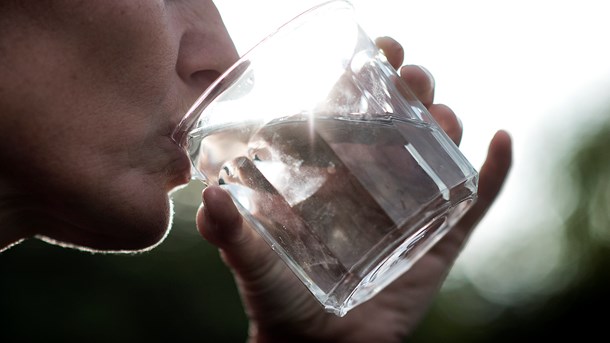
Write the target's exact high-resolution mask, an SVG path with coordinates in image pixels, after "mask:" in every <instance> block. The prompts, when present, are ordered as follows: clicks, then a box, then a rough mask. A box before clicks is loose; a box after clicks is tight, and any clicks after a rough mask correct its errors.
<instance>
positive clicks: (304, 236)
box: [174, 0, 478, 316]
mask: <svg viewBox="0 0 610 343" xmlns="http://www.w3.org/2000/svg"><path fill="white" fill-rule="evenodd" d="M174 139H175V140H176V141H177V142H178V143H179V144H180V145H181V146H182V147H184V148H185V149H186V150H187V151H188V154H189V156H190V158H191V161H192V163H193V170H192V171H193V177H194V178H195V179H199V180H202V181H203V182H204V183H205V184H206V185H220V186H221V187H223V188H224V189H225V190H227V191H228V193H229V194H230V195H231V196H232V198H233V200H234V202H235V204H236V205H237V208H238V209H239V210H240V212H241V214H242V215H243V216H244V218H245V219H246V220H247V221H248V222H249V223H250V224H251V225H252V227H254V229H256V230H257V231H258V233H259V234H260V235H261V236H262V237H263V238H264V239H265V240H266V241H267V242H268V244H269V245H270V246H271V247H272V248H273V250H275V252H276V253H277V254H278V255H279V256H280V257H281V258H282V260H283V261H284V262H285V263H286V264H287V265H288V267H290V269H291V270H292V271H293V272H294V273H295V274H296V275H297V276H298V277H299V279H300V280H301V281H302V282H303V283H304V284H305V285H306V286H307V287H308V289H309V290H310V291H311V293H312V294H313V295H314V296H315V298H316V299H317V300H318V301H319V302H320V303H321V304H322V305H323V306H324V307H325V308H326V310H327V311H329V312H333V313H335V314H336V315H339V316H343V315H345V314H346V313H347V312H348V311H349V310H350V309H352V308H353V307H355V306H357V305H359V304H361V303H362V302H364V301H366V300H368V299H370V298H371V297H373V296H374V295H375V294H377V293H378V292H379V291H381V290H382V289H383V288H384V287H385V286H387V285H388V284H389V283H390V282H392V281H393V280H395V279H396V278H397V277H399V276H400V275H402V274H403V273H404V272H406V271H407V270H408V269H409V268H410V267H411V266H412V265H413V263H415V261H417V259H418V258H419V257H421V256H422V255H423V254H424V253H425V252H426V251H427V250H428V249H429V248H430V247H432V246H433V245H434V244H435V243H436V242H437V241H438V240H439V239H440V238H441V237H442V236H443V235H444V234H445V233H446V232H447V231H448V230H449V229H450V228H451V226H452V225H453V224H454V223H455V222H456V221H457V220H458V219H459V218H460V217H461V216H462V215H463V214H464V212H465V211H466V210H467V208H468V207H469V206H470V205H471V204H472V203H473V201H474V199H475V198H476V194H477V181H478V174H477V172H476V170H475V169H474V168H473V167H472V166H471V164H470V163H469V162H468V161H467V160H466V159H465V158H464V156H463V155H462V154H461V153H460V151H459V150H458V148H457V147H456V145H455V144H454V143H453V142H452V141H451V139H449V138H448V136H447V135H446V134H445V133H444V132H443V130H442V129H441V128H440V127H439V126H438V124H437V123H436V122H435V121H434V119H433V118H432V117H431V116H430V114H429V113H428V111H427V110H426V108H425V107H424V106H423V105H422V104H421V103H420V102H419V101H418V100H417V99H416V98H415V97H414V96H413V95H412V92H411V91H410V90H409V89H408V87H407V86H406V85H405V83H404V82H403V81H402V80H401V78H400V77H399V76H398V74H397V73H396V71H395V70H394V68H393V67H392V66H391V65H390V64H389V63H388V62H387V60H386V58H385V57H384V55H383V53H382V52H381V51H380V50H379V49H378V48H377V46H376V45H375V43H374V42H373V41H372V40H371V39H370V38H369V37H368V36H367V35H366V33H365V32H364V31H363V30H362V28H361V27H360V26H359V24H358V23H357V22H356V20H355V18H354V9H353V7H352V5H351V4H350V3H349V2H347V1H342V0H339V1H329V2H326V3H324V4H321V5H318V6H316V7H314V8H312V9H310V10H308V11H307V12H304V13H303V14H301V15H299V16H297V17H296V18H294V19H293V20H291V21H290V22H288V23H287V24H285V25H284V26H282V27H281V28H279V29H278V30H277V31H276V32H275V33H273V34H271V35H270V36H268V37H267V38H266V39H264V40H263V41H262V42H260V43H259V44H258V45H256V46H255V47H254V48H253V49H252V50H250V51H249V52H248V53H246V54H245V55H244V56H243V57H242V58H241V59H240V60H239V61H238V62H237V63H235V64H234V65H233V66H232V67H231V68H230V69H229V70H228V71H227V72H225V73H224V74H223V75H222V76H221V77H220V78H219V79H218V80H217V81H216V82H215V83H214V84H213V85H212V86H211V87H209V88H208V89H207V90H206V91H205V93H204V94H203V95H202V96H201V97H200V98H199V99H198V100H197V101H196V103H195V104H194V105H193V107H192V108H191V110H190V111H189V112H188V113H187V115H186V116H185V118H184V119H183V121H182V122H181V124H180V125H179V127H178V128H177V130H176V132H175V133H174Z"/></svg>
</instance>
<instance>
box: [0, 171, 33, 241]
mask: <svg viewBox="0 0 610 343" xmlns="http://www.w3.org/2000/svg"><path fill="white" fill-rule="evenodd" d="M26 199H27V197H26V196H23V195H22V194H20V193H19V192H18V191H17V189H15V187H12V186H11V185H10V184H7V183H5V182H4V180H2V179H0V252H2V251H4V250H6V249H8V248H10V247H11V246H13V245H15V244H17V243H19V242H21V241H23V240H24V239H26V238H28V237H31V236H32V235H31V232H30V231H31V230H30V228H29V227H28V225H27V222H28V219H27V218H28V215H27V213H28V208H29V205H28V204H29V201H27V200H26Z"/></svg>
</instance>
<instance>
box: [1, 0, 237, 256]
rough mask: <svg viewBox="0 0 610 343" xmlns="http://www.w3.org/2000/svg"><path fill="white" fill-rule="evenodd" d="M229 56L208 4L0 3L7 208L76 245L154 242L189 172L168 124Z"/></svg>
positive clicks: (194, 0) (25, 223)
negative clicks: (174, 192) (172, 194)
mask: <svg viewBox="0 0 610 343" xmlns="http://www.w3.org/2000/svg"><path fill="white" fill-rule="evenodd" d="M237 57H238V56H237V52H236V51H235V48H234V46H233V44H232V42H231V40H230V38H229V36H228V33H227V31H226V29H225V27H224V24H223V23H222V19H221V17H220V15H219V13H218V11H217V9H216V7H215V5H214V4H213V2H212V1H211V0H173V1H169V0H168V1H162V0H129V1H124V0H89V1H79V2H77V1H72V0H61V1H60V0H56V1H11V0H9V1H6V2H5V1H3V3H2V4H0V137H2V141H1V143H0V144H1V145H0V161H1V162H0V163H1V164H2V165H3V167H2V168H1V170H0V185H8V187H6V186H5V187H4V188H3V187H0V201H1V203H2V204H3V205H5V206H4V209H3V210H2V211H4V217H6V214H7V213H10V215H11V216H13V217H17V218H16V219H15V218H13V220H12V221H11V222H13V223H15V222H18V223H19V224H18V225H19V226H20V230H21V232H24V233H25V232H27V235H30V236H38V237H43V238H45V239H47V240H49V241H52V242H56V243H59V244H63V245H67V246H76V247H80V248H84V249H90V250H104V251H123V250H127V251H133V250H141V249H146V248H150V247H152V246H154V245H156V244H158V243H159V242H160V241H162V239H163V238H164V237H165V235H166V234H167V232H168V230H169V225H170V222H171V213H170V211H171V203H170V199H169V196H168V193H169V192H171V191H172V190H174V189H176V187H178V186H181V185H183V184H185V183H187V182H188V180H189V168H190V165H189V162H188V159H187V157H186V154H185V153H184V151H183V150H181V149H180V148H179V147H178V146H177V145H176V144H175V143H174V142H173V141H172V139H171V133H172V131H173V129H174V128H175V127H176V125H177V124H178V122H179V121H180V119H181V118H182V116H183V114H184V113H185V112H186V110H187V109H188V107H189V106H190V104H191V103H192V102H193V101H194V100H195V99H196V97H197V96H199V94H200V93H201V92H202V91H203V90H204V89H205V88H206V87H207V86H208V85H209V84H211V83H212V82H213V80H214V79H215V78H217V77H218V76H219V75H220V74H221V73H222V72H223V71H224V70H225V69H226V68H228V67H229V66H230V65H231V64H232V63H233V62H234V61H235V60H236V59H237ZM9 189H10V191H9ZM0 218H1V217H0ZM0 230H1V229H0Z"/></svg>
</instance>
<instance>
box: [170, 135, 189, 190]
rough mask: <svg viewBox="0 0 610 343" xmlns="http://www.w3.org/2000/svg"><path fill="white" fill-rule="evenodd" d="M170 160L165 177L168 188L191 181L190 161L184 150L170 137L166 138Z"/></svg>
mask: <svg viewBox="0 0 610 343" xmlns="http://www.w3.org/2000/svg"><path fill="white" fill-rule="evenodd" d="M168 141H169V144H168V145H169V147H170V151H169V153H170V155H171V160H170V161H169V163H168V165H167V169H166V170H167V175H168V176H169V181H168V187H169V188H170V189H173V188H175V187H178V186H181V185H185V184H187V183H188V182H189V181H190V180H191V159H190V158H189V156H188V154H187V152H186V150H185V149H184V148H182V147H181V146H180V145H178V144H177V143H176V142H175V141H174V140H173V139H172V137H171V136H170V137H168Z"/></svg>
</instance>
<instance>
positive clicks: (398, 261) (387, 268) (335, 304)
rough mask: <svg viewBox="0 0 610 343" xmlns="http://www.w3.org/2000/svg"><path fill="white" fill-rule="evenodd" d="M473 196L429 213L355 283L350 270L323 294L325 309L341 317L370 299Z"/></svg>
mask: <svg viewBox="0 0 610 343" xmlns="http://www.w3.org/2000/svg"><path fill="white" fill-rule="evenodd" d="M474 200H475V196H473V197H471V198H467V199H464V200H463V201H462V202H460V203H458V204H457V205H455V206H454V207H452V208H450V209H448V210H446V211H443V212H442V213H441V214H437V215H434V216H432V218H431V219H430V220H429V221H428V223H427V224H425V225H424V226H422V227H421V228H420V229H419V230H418V231H417V232H414V233H411V234H406V236H405V237H404V238H402V239H400V240H397V241H398V242H400V243H398V245H397V246H396V247H395V248H391V249H388V250H387V253H385V254H382V256H381V257H380V258H379V259H378V260H379V261H380V262H379V263H377V264H376V266H374V268H373V269H371V270H370V271H369V272H368V273H366V275H365V276H364V277H363V278H362V279H360V280H361V281H360V282H359V283H357V284H356V285H355V286H354V282H355V281H356V280H358V279H359V278H354V277H353V274H349V275H348V276H346V278H345V279H344V280H343V282H341V283H340V284H339V285H338V287H336V288H335V290H334V291H333V292H331V294H329V295H328V296H327V297H326V300H321V303H322V305H323V306H324V308H325V309H326V311H328V312H331V313H334V314H335V315H337V316H340V317H343V316H344V315H345V314H346V313H347V312H348V311H350V310H351V309H352V308H354V307H356V306H358V305H360V304H362V303H363V302H365V301H367V300H369V299H371V298H372V297H373V296H375V295H376V294H377V293H379V292H380V291H381V290H383V289H384V288H385V287H386V286H387V285H388V284H390V283H392V282H393V281H395V280H396V279H397V278H398V277H400V276H401V275H403V274H404V273H405V272H406V271H407V270H409V269H410V268H411V267H412V266H413V264H414V263H415V262H417V261H418V260H419V258H420V257H422V256H423V255H424V254H425V253H426V252H427V251H428V250H430V248H431V247H432V246H434V245H435V244H436V243H437V242H438V241H439V240H440V239H441V238H442V237H444V236H445V234H446V233H447V232H448V231H449V229H450V228H451V227H453V226H454V225H455V223H456V222H457V221H458V220H459V219H460V218H461V217H462V216H463V215H464V213H466V211H467V210H468V209H469V208H470V207H471V206H472V204H473V203H474ZM349 289H353V290H352V291H351V293H347V292H349ZM341 294H348V296H347V297H345V296H341ZM341 298H344V300H341Z"/></svg>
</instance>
